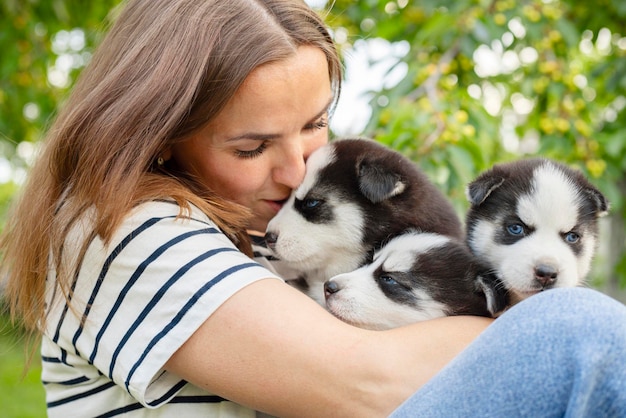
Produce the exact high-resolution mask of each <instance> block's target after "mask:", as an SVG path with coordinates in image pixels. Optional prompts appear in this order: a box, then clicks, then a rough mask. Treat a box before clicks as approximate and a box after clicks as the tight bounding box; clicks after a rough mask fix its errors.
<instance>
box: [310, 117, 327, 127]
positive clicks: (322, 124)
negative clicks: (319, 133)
mask: <svg viewBox="0 0 626 418" xmlns="http://www.w3.org/2000/svg"><path fill="white" fill-rule="evenodd" d="M327 126H328V119H326V118H321V119H320V120H318V121H315V122H313V123H311V124H308V125H306V126H305V129H309V130H314V129H316V130H317V129H324V128H325V127H327Z"/></svg>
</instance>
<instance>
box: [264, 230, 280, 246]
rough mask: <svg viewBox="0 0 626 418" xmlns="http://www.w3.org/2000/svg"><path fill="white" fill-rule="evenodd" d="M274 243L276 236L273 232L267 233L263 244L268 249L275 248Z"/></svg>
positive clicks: (276, 239)
mask: <svg viewBox="0 0 626 418" xmlns="http://www.w3.org/2000/svg"><path fill="white" fill-rule="evenodd" d="M276 241H278V234H277V233H275V232H267V233H266V234H265V243H266V244H267V246H268V247H269V248H270V249H272V250H273V249H274V248H276Z"/></svg>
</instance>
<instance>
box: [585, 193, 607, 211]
mask: <svg viewBox="0 0 626 418" xmlns="http://www.w3.org/2000/svg"><path fill="white" fill-rule="evenodd" d="M585 194H586V195H587V197H588V198H589V200H591V201H592V202H593V204H594V206H595V207H596V211H597V213H596V216H597V217H598V218H599V217H602V216H605V215H606V214H607V213H609V206H610V204H609V201H608V200H607V198H606V197H604V195H603V194H602V193H601V192H600V191H599V190H598V189H596V188H595V187H588V188H587V189H585Z"/></svg>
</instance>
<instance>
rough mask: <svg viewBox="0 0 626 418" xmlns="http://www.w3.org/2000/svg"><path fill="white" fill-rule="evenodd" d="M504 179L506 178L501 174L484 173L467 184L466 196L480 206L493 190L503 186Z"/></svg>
mask: <svg viewBox="0 0 626 418" xmlns="http://www.w3.org/2000/svg"><path fill="white" fill-rule="evenodd" d="M504 180H506V179H505V178H504V177H502V176H499V175H493V174H490V173H486V174H482V175H481V176H479V177H478V178H477V179H476V180H474V181H473V182H471V183H470V184H469V185H468V186H467V189H465V196H466V197H467V200H468V201H469V202H470V203H471V205H472V206H478V205H480V204H481V203H483V202H484V201H485V199H487V198H488V197H489V195H490V194H491V192H493V191H494V190H495V189H497V188H498V187H500V186H502V183H504Z"/></svg>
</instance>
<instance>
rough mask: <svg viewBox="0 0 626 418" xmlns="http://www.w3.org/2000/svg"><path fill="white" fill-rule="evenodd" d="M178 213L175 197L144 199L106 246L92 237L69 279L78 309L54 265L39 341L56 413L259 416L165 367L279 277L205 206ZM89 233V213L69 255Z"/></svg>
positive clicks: (69, 255)
mask: <svg viewBox="0 0 626 418" xmlns="http://www.w3.org/2000/svg"><path fill="white" fill-rule="evenodd" d="M178 213H179V207H178V206H177V205H176V204H174V203H173V202H165V201H158V202H157V201H155V202H150V203H145V204H142V205H140V206H138V207H137V208H135V210H133V211H132V212H131V213H130V214H129V216H127V217H126V219H125V220H124V222H123V224H122V225H121V227H119V228H118V229H117V231H116V233H115V235H114V237H113V239H112V240H111V242H110V243H109V244H108V245H106V246H105V245H104V243H103V241H101V240H100V239H99V238H98V237H96V238H95V239H93V240H92V242H91V243H90V245H89V247H88V249H87V252H86V253H85V256H84V259H83V260H82V263H81V264H80V268H79V269H78V274H77V275H76V277H75V279H74V281H73V283H72V284H71V290H72V294H71V304H70V306H71V308H68V305H67V304H66V301H65V299H64V298H63V296H61V295H60V293H59V292H57V293H55V292H54V289H55V286H54V281H55V272H54V271H51V272H50V274H49V277H48V280H47V281H48V283H47V286H48V287H47V294H46V295H47V300H46V302H47V304H48V309H49V315H48V317H47V322H46V329H45V334H44V336H43V341H42V348H41V353H42V360H43V370H42V380H43V383H44V386H45V389H46V401H47V404H48V414H49V416H50V417H63V418H69V417H96V416H98V417H111V416H119V415H122V414H124V416H132V417H144V416H146V417H148V416H149V417H157V416H174V414H176V416H178V417H194V416H203V417H206V416H211V417H214V416H215V417H253V416H255V412H254V411H252V410H249V409H247V408H244V407H241V406H239V405H236V404H234V403H231V402H225V401H224V400H223V399H221V398H219V397H217V396H213V395H211V394H210V393H207V392H205V391H202V390H200V389H199V388H197V387H194V386H192V385H190V384H188V383H186V382H185V381H184V380H182V379H180V378H179V377H177V376H175V375H173V374H171V373H168V372H166V371H164V370H163V365H164V364H165V362H166V361H167V360H168V359H169V358H170V357H171V355H172V354H173V353H174V352H175V351H176V350H177V349H178V348H179V347H180V346H181V345H182V344H183V343H184V342H185V341H186V340H187V339H188V338H189V337H190V336H191V335H192V334H193V333H194V332H195V331H196V330H197V329H198V327H200V325H202V323H203V322H204V321H205V320H206V319H207V318H208V317H209V315H211V313H212V312H214V311H215V310H216V309H217V308H218V307H219V306H220V305H221V304H222V303H223V302H224V301H225V300H227V299H228V298H229V297H230V296H232V295H233V294H234V293H235V292H237V291H238V290H240V289H241V288H243V287H244V286H246V285H248V284H250V283H252V282H254V281H257V280H260V279H264V278H277V279H278V276H277V275H276V274H274V273H272V272H271V271H270V270H268V269H267V268H265V267H263V266H261V265H260V264H259V263H258V262H256V261H254V260H252V259H250V258H248V257H247V256H246V255H244V254H243V253H241V252H240V251H238V250H237V248H236V247H235V246H234V245H233V243H232V242H231V241H230V240H229V239H228V238H227V237H226V236H225V235H224V234H223V233H222V232H221V231H220V230H219V229H218V228H217V227H216V226H215V224H214V223H213V222H211V221H210V220H209V219H208V218H207V216H205V215H204V214H203V213H202V212H200V211H199V210H197V209H194V210H193V211H192V213H191V216H189V217H188V218H182V219H181V218H177V215H178ZM91 230H92V228H90V223H89V215H88V214H87V215H85V216H84V217H83V219H82V220H81V222H78V223H77V224H76V225H75V226H74V228H73V229H72V231H71V232H70V234H68V238H67V240H66V245H65V248H64V250H63V252H64V257H66V259H65V261H66V262H71V261H72V260H73V259H75V258H76V257H77V253H78V251H79V249H80V247H81V244H82V243H83V242H84V240H85V239H88V234H89V232H90V231H91ZM260 390H261V388H260Z"/></svg>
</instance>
